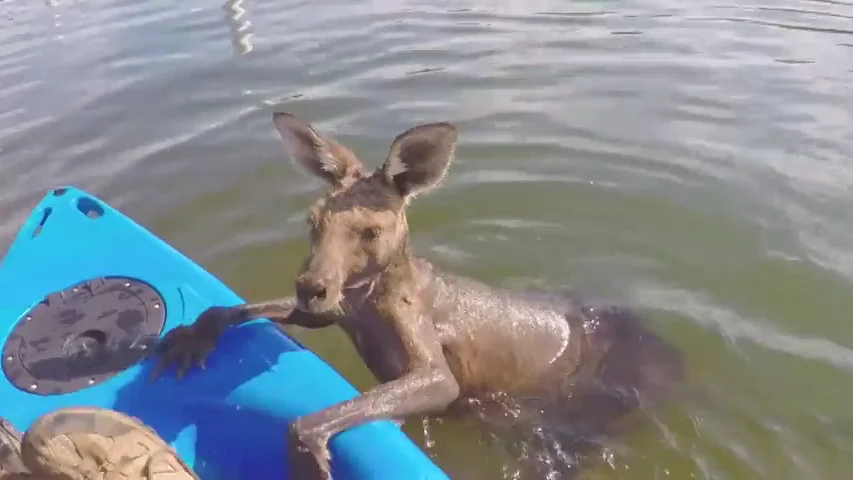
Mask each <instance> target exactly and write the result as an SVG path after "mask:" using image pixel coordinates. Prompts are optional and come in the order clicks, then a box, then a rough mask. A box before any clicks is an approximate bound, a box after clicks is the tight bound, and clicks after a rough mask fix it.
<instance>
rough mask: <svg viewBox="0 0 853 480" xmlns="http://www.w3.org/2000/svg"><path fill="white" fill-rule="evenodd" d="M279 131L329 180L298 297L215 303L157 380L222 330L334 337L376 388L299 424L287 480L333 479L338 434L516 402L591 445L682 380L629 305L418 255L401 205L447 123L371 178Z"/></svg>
mask: <svg viewBox="0 0 853 480" xmlns="http://www.w3.org/2000/svg"><path fill="white" fill-rule="evenodd" d="M273 123H274V125H275V127H276V129H277V130H278V133H279V134H280V136H281V139H282V140H283V142H284V147H285V151H286V153H287V154H288V157H289V158H290V160H291V161H292V162H293V163H294V164H295V166H297V167H300V169H303V170H305V171H307V173H309V174H311V175H314V176H316V177H319V178H321V179H323V180H324V181H325V182H327V183H328V184H329V186H330V190H329V191H328V193H327V195H326V196H325V197H323V198H321V199H319V200H317V201H316V203H314V205H313V206H312V207H311V208H310V210H309V213H308V215H307V224H308V227H309V229H310V233H309V239H310V247H311V248H310V253H309V254H308V255H307V258H305V260H304V263H303V265H302V267H301V270H300V272H299V274H298V276H297V277H296V282H295V296H294V297H287V298H281V299H277V300H271V301H267V302H262V303H255V304H243V305H236V306H215V307H211V308H210V309H208V310H206V311H205V312H203V313H202V314H201V315H200V316H199V318H198V319H197V320H196V321H195V322H194V323H193V324H191V325H187V326H180V327H177V328H175V329H173V330H171V331H170V332H168V333H167V335H166V336H165V337H164V339H163V341H162V342H161V343H160V345H159V346H158V347H157V350H156V351H157V354H158V355H159V357H160V359H159V362H158V365H157V368H156V369H155V371H154V373H153V376H154V377H156V376H158V375H159V374H160V371H161V370H162V369H163V368H165V367H167V366H168V365H170V364H177V366H178V368H177V376H178V378H180V377H181V376H182V375H183V374H184V372H185V371H186V370H187V369H188V368H190V366H192V365H193V364H197V365H199V366H203V364H204V359H205V357H206V355H207V354H208V353H209V352H210V351H211V350H212V349H213V348H214V347H215V344H216V340H217V338H218V336H219V335H220V334H221V333H222V332H223V331H224V329H226V328H228V327H231V326H235V325H239V324H241V323H244V322H247V321H249V320H253V319H259V318H263V319H268V320H270V321H272V322H275V323H277V324H279V325H282V326H284V325H297V326H300V327H304V328H309V329H317V328H324V327H327V326H330V325H338V326H339V327H341V328H342V329H343V330H344V331H345V332H346V333H347V334H348V336H349V338H350V339H351V340H352V342H353V344H354V346H355V348H356V350H357V351H358V353H359V355H360V356H361V358H362V359H363V360H364V361H365V363H366V364H367V366H368V367H369V369H370V370H371V371H372V372H373V374H374V375H375V376H376V378H377V380H378V381H379V382H380V383H379V384H378V385H377V386H376V387H374V388H372V389H369V390H368V391H365V392H363V393H362V394H360V395H359V396H357V397H355V398H353V399H351V400H347V401H345V402H341V403H339V404H336V405H333V406H331V407H329V408H326V409H323V410H320V411H317V412H314V413H311V414H307V415H305V416H302V417H300V418H297V419H295V420H294V421H293V422H292V423H291V424H290V426H289V429H288V442H289V445H291V446H292V447H291V448H290V464H291V465H292V467H291V468H294V469H299V471H300V476H298V477H293V478H318V479H323V480H328V479H331V466H330V460H331V458H330V453H329V450H328V447H327V443H328V441H329V439H330V438H331V437H332V436H333V435H335V434H337V433H338V432H341V431H343V430H346V429H348V428H351V427H353V426H356V425H359V424H361V423H363V422H368V421H373V420H378V419H388V420H393V421H397V422H398V423H399V422H402V421H404V420H405V419H406V418H408V417H411V416H415V415H420V416H425V415H440V414H450V413H453V412H455V411H464V410H465V409H466V408H468V409H470V408H472V405H477V406H478V408H480V407H482V405H486V404H488V403H489V402H492V403H493V404H494V403H495V402H504V400H505V399H506V398H512V399H514V400H513V401H512V404H513V405H519V404H524V401H529V403H530V404H531V405H535V409H532V410H530V411H531V412H534V411H535V414H530V415H527V416H525V415H523V414H522V415H517V414H514V415H513V418H515V420H511V423H517V422H518V421H521V420H523V419H524V418H528V419H529V418H533V417H536V418H539V419H540V420H542V421H543V422H544V423H548V421H550V420H548V419H562V420H565V421H568V422H570V423H569V424H570V425H571V426H572V427H571V428H572V430H573V431H574V433H573V434H574V435H586V434H589V435H597V434H598V433H600V432H601V431H604V430H608V429H609V427H610V425H616V424H617V423H618V421H619V419H621V418H623V417H626V416H628V414H629V413H631V412H633V411H637V410H638V409H641V408H643V407H644V406H645V405H646V404H651V403H653V402H656V401H657V400H659V399H662V398H663V396H664V394H665V393H666V392H668V391H669V390H670V387H671V386H672V385H674V384H676V383H677V382H679V381H681V378H682V375H683V372H682V363H681V357H680V354H679V353H678V351H677V350H675V349H674V347H672V346H671V345H669V344H667V343H665V342H664V341H663V340H662V339H660V338H658V337H657V336H655V335H654V334H652V332H650V331H649V330H646V329H645V328H644V327H643V326H642V325H641V323H640V322H639V319H638V318H637V317H636V316H635V315H634V314H633V313H631V312H630V311H628V310H625V309H620V308H612V307H608V308H603V309H599V308H595V307H591V306H587V305H584V304H583V303H581V301H580V300H578V299H576V298H574V297H573V296H572V295H556V294H548V293H546V292H534V291H526V292H525V291H522V292H515V291H510V290H507V289H499V288H493V287H491V286H488V285H486V284H484V283H480V282H478V281H476V280H473V279H469V278H464V277H460V276H455V275H452V274H449V273H445V272H442V271H439V269H438V268H437V267H435V266H433V265H432V264H431V263H430V262H428V261H427V260H425V259H423V258H419V257H415V256H413V254H412V247H411V243H410V239H409V231H408V230H409V229H408V223H407V220H406V208H407V206H408V205H409V203H410V202H411V201H412V200H413V199H414V198H415V197H416V196H417V195H419V194H423V193H425V192H427V191H429V190H431V189H433V188H435V187H436V186H437V185H438V184H439V183H440V181H441V180H442V179H443V178H444V176H445V175H446V173H447V171H448V169H449V166H450V164H451V162H452V160H453V158H454V151H455V147H456V143H457V139H458V130H457V128H456V127H455V126H454V125H453V124H451V123H446V122H440V123H429V124H422V125H417V126H415V127H413V128H410V129H408V130H406V131H404V132H403V133H401V134H400V135H398V136H397V137H396V138H395V139H394V140H393V141H392V143H391V146H390V151H389V152H388V155H387V158H386V159H385V162H384V163H383V164H382V165H381V167H379V168H378V169H376V170H375V171H373V172H370V171H368V169H367V168H366V167H365V166H364V165H363V164H362V163H361V161H359V159H358V158H357V157H356V155H355V154H354V153H353V152H352V151H351V150H350V149H348V148H347V147H345V146H343V145H341V144H340V143H338V142H337V141H335V140H334V139H333V138H332V137H331V136H329V135H326V134H324V133H320V132H318V131H317V130H315V129H314V128H313V127H312V126H311V125H310V124H309V123H307V122H305V121H303V120H301V119H299V118H297V117H296V116H294V115H293V114H291V113H285V112H276V113H274V114H273ZM502 399H504V400H502ZM519 399H522V400H519ZM519 402H520V403H519ZM504 404H506V402H504ZM546 405H547V406H549V408H548V409H545V408H543V407H544V406H546ZM498 410H500V409H498ZM480 411H481V412H483V411H486V410H483V409H482V408H481V409H480ZM543 415H544V416H545V417H547V418H545V417H543ZM574 445H575V446H577V445H579V444H578V443H575V444H574ZM307 470H310V471H311V472H314V473H311V474H307V476H306V471H307Z"/></svg>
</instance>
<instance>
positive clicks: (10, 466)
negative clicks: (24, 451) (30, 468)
mask: <svg viewBox="0 0 853 480" xmlns="http://www.w3.org/2000/svg"><path fill="white" fill-rule="evenodd" d="M24 472H26V468H24V463H23V462H22V461H21V432H19V431H18V430H17V429H16V428H15V427H14V426H13V425H12V424H11V423H9V422H8V421H7V420H6V419H5V418H2V417H0V480H5V479H7V478H14V477H13V474H15V476H17V474H21V473H24Z"/></svg>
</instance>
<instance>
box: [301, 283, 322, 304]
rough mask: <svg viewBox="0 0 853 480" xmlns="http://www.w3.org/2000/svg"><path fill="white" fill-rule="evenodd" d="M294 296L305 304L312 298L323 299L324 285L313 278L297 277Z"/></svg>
mask: <svg viewBox="0 0 853 480" xmlns="http://www.w3.org/2000/svg"><path fill="white" fill-rule="evenodd" d="M296 296H297V297H299V298H300V299H301V300H302V301H303V302H304V303H305V304H310V303H311V301H312V300H324V299H325V298H326V287H325V286H324V285H323V284H321V283H320V282H318V281H316V280H314V279H311V278H305V277H299V280H298V281H297V282H296Z"/></svg>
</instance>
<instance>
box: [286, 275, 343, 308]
mask: <svg viewBox="0 0 853 480" xmlns="http://www.w3.org/2000/svg"><path fill="white" fill-rule="evenodd" d="M340 290H341V288H340V282H339V281H338V280H337V279H335V277H334V276H332V275H317V274H313V273H311V272H306V273H303V274H302V275H299V276H298V277H297V278H296V299H297V300H298V302H299V306H300V308H302V309H304V310H307V311H309V312H314V313H320V312H323V311H325V310H329V309H330V308H332V307H334V306H335V305H337V303H338V301H339V299H340Z"/></svg>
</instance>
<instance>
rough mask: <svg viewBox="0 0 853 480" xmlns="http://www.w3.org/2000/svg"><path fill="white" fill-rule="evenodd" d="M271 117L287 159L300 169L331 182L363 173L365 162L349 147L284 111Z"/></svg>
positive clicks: (344, 179)
mask: <svg viewBox="0 0 853 480" xmlns="http://www.w3.org/2000/svg"><path fill="white" fill-rule="evenodd" d="M272 118H273V123H274V124H275V127H276V129H277V130H278V133H279V135H281V139H282V140H283V141H284V148H285V150H286V151H287V154H288V156H289V157H290V161H291V162H292V163H293V164H294V165H295V166H297V167H299V168H300V169H302V170H305V171H306V172H307V173H309V174H311V175H314V176H316V177H320V178H322V179H323V180H325V181H326V182H328V183H330V184H332V185H334V186H339V185H341V184H342V183H344V181H346V180H347V179H348V178H355V177H358V176H361V175H362V174H363V173H364V165H363V164H362V163H361V161H359V160H358V158H357V157H356V156H355V154H354V153H352V151H351V150H350V149H348V148H347V147H345V146H343V145H341V144H339V143H338V142H336V141H335V140H334V139H333V138H332V137H330V136H328V135H323V134H320V133H317V131H316V130H314V128H313V127H311V125H310V124H309V123H308V122H305V121H303V120H300V119H298V118H296V117H295V116H294V115H293V114H292V113H287V112H276V113H273V116H272Z"/></svg>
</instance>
